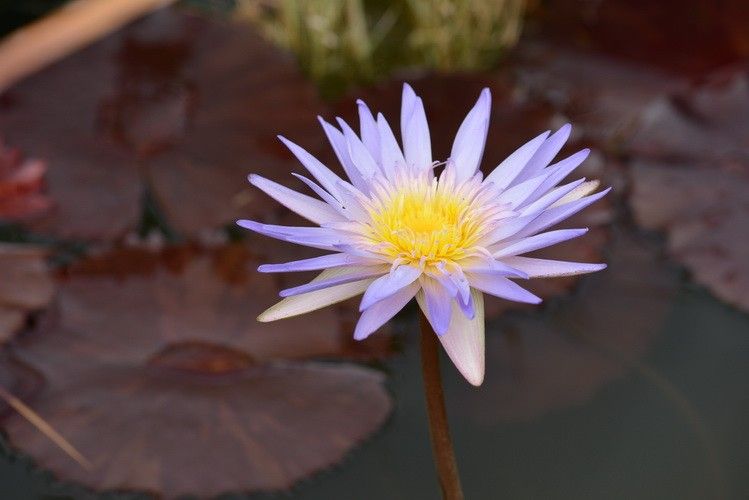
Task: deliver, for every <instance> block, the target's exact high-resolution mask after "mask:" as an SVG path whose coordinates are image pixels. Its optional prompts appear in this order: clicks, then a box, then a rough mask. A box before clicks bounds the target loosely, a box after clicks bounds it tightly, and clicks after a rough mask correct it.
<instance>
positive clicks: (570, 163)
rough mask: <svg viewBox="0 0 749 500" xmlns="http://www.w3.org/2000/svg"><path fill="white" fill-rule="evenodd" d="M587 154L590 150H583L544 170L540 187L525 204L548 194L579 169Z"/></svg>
mask: <svg viewBox="0 0 749 500" xmlns="http://www.w3.org/2000/svg"><path fill="white" fill-rule="evenodd" d="M589 154H590V149H583V150H581V151H578V152H577V153H575V154H573V155H571V156H568V157H567V158H565V159H564V160H561V161H559V162H557V163H555V164H554V165H550V166H549V167H548V168H547V169H546V170H545V172H546V177H545V179H544V181H543V182H542V183H541V185H540V186H538V189H536V191H535V192H534V193H533V194H531V195H530V196H529V197H528V199H527V200H526V203H533V202H534V201H536V200H537V199H538V198H540V197H541V196H543V195H545V194H546V193H547V192H549V190H550V189H552V188H554V186H556V185H557V184H559V183H560V182H561V181H562V180H564V178H565V177H567V176H568V175H569V174H571V173H572V172H573V171H574V170H575V169H576V168H577V167H579V166H580V164H581V163H582V162H584V161H585V159H586V158H588V155H589Z"/></svg>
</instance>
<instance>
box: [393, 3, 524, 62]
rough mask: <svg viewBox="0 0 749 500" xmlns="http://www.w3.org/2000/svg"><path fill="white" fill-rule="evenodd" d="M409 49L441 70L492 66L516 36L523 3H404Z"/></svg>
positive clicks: (519, 25)
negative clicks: (409, 24) (408, 17)
mask: <svg viewBox="0 0 749 500" xmlns="http://www.w3.org/2000/svg"><path fill="white" fill-rule="evenodd" d="M408 4H409V6H410V8H411V12H412V18H413V31H412V32H411V34H410V36H409V42H410V46H411V48H412V50H414V51H415V53H416V55H417V57H418V58H419V59H420V60H421V61H422V63H423V64H424V65H426V66H427V67H430V68H435V69H438V70H441V71H455V70H481V69H486V68H489V67H491V66H492V65H494V64H495V63H496V61H497V58H498V57H499V55H500V54H501V52H502V50H503V49H505V48H507V47H510V46H512V45H514V44H515V43H516V42H517V40H518V37H519V35H520V28H521V25H522V22H521V21H522V16H523V6H524V0H408Z"/></svg>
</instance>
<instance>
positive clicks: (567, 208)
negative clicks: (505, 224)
mask: <svg viewBox="0 0 749 500" xmlns="http://www.w3.org/2000/svg"><path fill="white" fill-rule="evenodd" d="M609 191H611V188H608V189H604V190H603V191H600V192H598V193H596V194H592V195H590V196H586V197H585V198H581V199H579V200H577V201H571V202H569V203H565V204H564V205H559V206H556V207H552V208H550V209H548V210H546V211H545V212H543V213H541V215H539V216H538V217H536V219H535V220H533V222H531V223H530V224H528V225H527V226H526V227H525V229H523V230H522V231H521V232H520V233H518V237H522V236H528V235H531V234H533V233H537V232H539V231H543V230H544V229H546V228H548V227H551V226H553V225H554V224H557V223H559V222H561V221H563V220H564V219H567V218H569V217H571V216H573V215H575V214H576V213H577V212H579V211H580V210H582V209H583V208H585V207H587V206H588V205H590V204H592V203H594V202H596V201H598V200H600V199H601V198H603V197H604V196H606V194H607V193H608V192H609Z"/></svg>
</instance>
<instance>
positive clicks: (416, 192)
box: [367, 179, 481, 266]
mask: <svg viewBox="0 0 749 500" xmlns="http://www.w3.org/2000/svg"><path fill="white" fill-rule="evenodd" d="M404 184H405V185H400V186H398V187H397V188H395V189H393V190H387V191H381V192H380V193H379V196H377V197H376V198H375V199H373V200H372V205H371V207H370V209H369V213H370V217H371V219H370V222H369V231H368V234H367V236H368V239H369V240H370V242H371V243H372V244H373V245H374V246H375V247H377V248H378V250H379V252H380V253H383V254H385V255H387V256H389V257H391V258H392V259H393V260H395V259H401V261H403V262H404V263H407V264H412V265H416V266H431V265H435V264H438V263H440V262H446V261H447V262H449V261H452V262H455V261H458V260H460V259H462V258H465V257H466V256H467V254H468V251H469V250H470V249H471V248H472V247H474V246H475V244H476V241H477V237H478V236H479V232H480V231H479V229H480V226H481V217H480V216H478V213H479V212H480V211H477V210H474V208H473V206H472V205H473V203H472V199H473V197H472V196H468V195H467V193H466V192H465V190H461V189H457V190H455V189H452V190H451V189H449V188H446V187H445V186H441V185H440V184H439V183H438V182H437V181H436V180H433V181H431V182H430V181H428V180H426V179H409V182H406V183H404Z"/></svg>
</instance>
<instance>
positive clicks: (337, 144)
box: [317, 116, 368, 190]
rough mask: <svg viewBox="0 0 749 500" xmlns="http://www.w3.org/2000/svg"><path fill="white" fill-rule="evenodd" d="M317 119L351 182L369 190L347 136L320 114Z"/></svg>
mask: <svg viewBox="0 0 749 500" xmlns="http://www.w3.org/2000/svg"><path fill="white" fill-rule="evenodd" d="M317 119H318V120H319V121H320V125H322V128H323V130H324V131H325V135H326V136H327V137H328V141H330V145H331V146H332V147H333V151H334V152H335V155H336V157H337V158H338V161H339V162H341V166H342V167H343V170H344V171H345V172H346V175H347V176H348V178H349V180H351V183H352V184H353V185H354V186H356V187H357V188H359V189H363V190H367V186H368V185H367V183H366V182H365V181H364V179H363V178H362V176H361V175H360V174H359V169H357V168H356V166H355V165H354V162H353V161H352V160H351V156H350V155H349V152H348V142H347V141H346V138H345V137H344V136H343V134H342V133H341V131H340V130H338V129H337V128H335V127H334V126H333V125H331V124H330V123H328V122H326V121H325V120H323V119H322V118H321V117H319V116H318V117H317Z"/></svg>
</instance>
